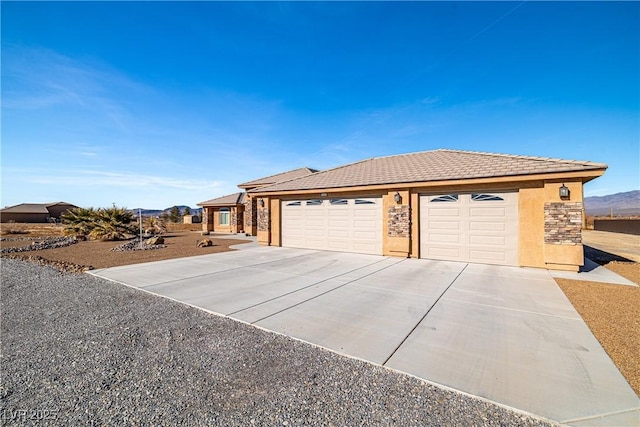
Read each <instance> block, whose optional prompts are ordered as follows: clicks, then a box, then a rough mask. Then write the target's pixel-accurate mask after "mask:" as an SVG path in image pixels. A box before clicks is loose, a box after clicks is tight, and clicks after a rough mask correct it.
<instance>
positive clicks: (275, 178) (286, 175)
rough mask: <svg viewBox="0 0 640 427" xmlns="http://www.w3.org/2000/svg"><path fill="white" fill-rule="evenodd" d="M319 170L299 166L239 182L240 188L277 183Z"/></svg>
mask: <svg viewBox="0 0 640 427" xmlns="http://www.w3.org/2000/svg"><path fill="white" fill-rule="evenodd" d="M316 172H318V171H317V170H316V169H311V168H298V169H294V170H290V171H287V172H282V173H279V174H276V175H271V176H266V177H264V178H259V179H254V180H253V181H248V182H245V183H242V184H238V187H240V188H247V187H248V188H253V187H259V186H264V185H268V184H275V183H276V182H281V181H289V180H290V179H295V178H300V177H302V176H307V175H310V174H313V173H316Z"/></svg>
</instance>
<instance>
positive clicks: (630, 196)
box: [584, 190, 640, 216]
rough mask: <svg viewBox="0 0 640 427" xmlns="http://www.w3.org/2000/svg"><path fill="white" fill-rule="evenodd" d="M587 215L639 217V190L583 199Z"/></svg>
mask: <svg viewBox="0 0 640 427" xmlns="http://www.w3.org/2000/svg"><path fill="white" fill-rule="evenodd" d="M584 207H585V210H586V211H587V215H594V216H595V215H610V214H611V212H612V211H613V215H614V216H619V215H640V190H633V191H627V192H624V193H616V194H610V195H608V196H592V197H585V198H584Z"/></svg>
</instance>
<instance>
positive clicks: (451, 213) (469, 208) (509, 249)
mask: <svg viewBox="0 0 640 427" xmlns="http://www.w3.org/2000/svg"><path fill="white" fill-rule="evenodd" d="M518 227H519V225H518V193H517V192H505V193H502V192H500V193H480V192H479V193H469V194H457V193H453V194H436V195H422V196H420V257H421V258H429V259H439V260H449V261H463V262H476V263H483V264H499V265H513V266H517V265H518Z"/></svg>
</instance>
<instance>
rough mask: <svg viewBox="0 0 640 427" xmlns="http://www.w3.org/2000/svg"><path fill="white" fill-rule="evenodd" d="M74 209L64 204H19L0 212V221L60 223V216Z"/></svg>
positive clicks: (74, 206)
mask: <svg viewBox="0 0 640 427" xmlns="http://www.w3.org/2000/svg"><path fill="white" fill-rule="evenodd" d="M75 208H77V206H76V205H72V204H71V203H66V202H53V203H21V204H19V205H15V206H9V207H6V208H4V209H2V210H0V221H1V222H30V223H38V222H50V221H52V220H55V221H60V215H62V214H63V213H64V212H66V211H68V210H70V209H75Z"/></svg>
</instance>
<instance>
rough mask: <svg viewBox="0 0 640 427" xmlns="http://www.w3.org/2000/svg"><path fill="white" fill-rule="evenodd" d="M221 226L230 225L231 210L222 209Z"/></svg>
mask: <svg viewBox="0 0 640 427" xmlns="http://www.w3.org/2000/svg"><path fill="white" fill-rule="evenodd" d="M219 215H220V216H219V219H220V225H229V208H220V214H219Z"/></svg>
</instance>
